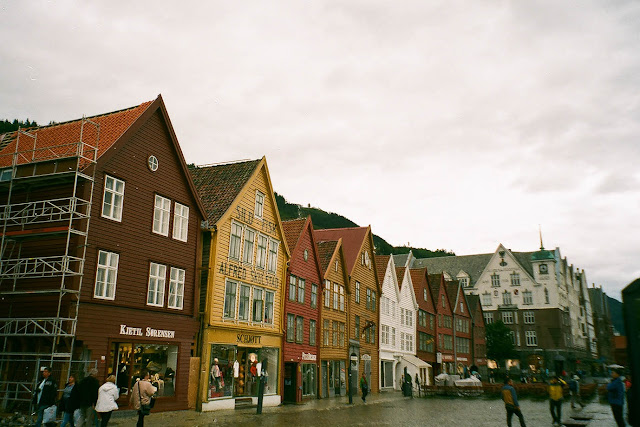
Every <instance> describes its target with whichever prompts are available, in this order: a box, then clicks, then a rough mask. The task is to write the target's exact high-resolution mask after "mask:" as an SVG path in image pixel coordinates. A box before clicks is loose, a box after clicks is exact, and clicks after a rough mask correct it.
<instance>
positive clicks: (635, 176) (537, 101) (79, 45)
mask: <svg viewBox="0 0 640 427" xmlns="http://www.w3.org/2000/svg"><path fill="white" fill-rule="evenodd" d="M0 40H2V43H0V119H1V118H7V119H14V118H18V119H26V118H29V119H31V120H36V121H37V122H38V123H40V124H46V123H48V122H49V121H51V120H54V121H65V120H71V119H77V118H79V117H81V116H82V115H83V114H85V115H95V114H100V113H105V112H109V111H113V110H117V109H122V108H126V107H129V106H133V105H137V104H140V103H142V102H144V101H148V100H152V99H154V98H155V97H156V96H157V95H158V94H162V96H163V98H164V100H165V103H166V105H167V109H168V112H169V116H170V117H171V120H172V123H173V126H174V128H175V131H176V134H177V136H178V140H179V142H180V144H181V147H182V150H183V152H184V155H185V157H186V160H187V161H188V162H194V163H196V164H206V163H216V162H222V161H230V160H237V159H254V158H259V157H261V156H262V155H266V156H267V161H268V164H269V169H270V172H271V176H272V181H273V185H274V189H275V190H276V191H277V192H278V193H280V194H282V195H283V196H285V198H286V199H287V200H289V201H290V202H295V203H300V204H304V205H306V204H311V205H312V206H316V207H320V208H322V209H325V210H328V211H332V212H338V213H340V214H342V215H344V216H346V217H348V218H350V219H352V220H353V221H355V222H357V223H358V224H360V225H367V224H371V226H372V228H373V231H374V233H376V234H378V235H380V236H381V237H383V238H384V239H386V240H387V241H388V242H389V243H391V244H393V245H401V244H406V243H410V244H411V245H413V246H417V247H426V248H429V249H439V248H444V249H448V250H453V251H454V252H455V253H456V254H458V255H466V254H474V253H489V252H493V251H495V250H496V248H497V246H498V244H499V243H503V244H504V245H505V246H506V247H508V248H511V249H512V250H514V251H534V250H537V248H538V247H539V245H540V243H539V238H538V224H540V225H541V226H542V232H543V238H544V244H545V247H547V248H549V249H552V248H554V247H556V246H557V247H560V249H561V254H562V255H563V256H566V257H567V259H568V261H569V263H571V264H574V266H575V267H577V268H580V269H585V271H586V274H587V280H588V281H589V283H594V282H595V283H596V285H602V286H603V287H604V288H605V290H606V291H607V292H608V293H609V294H610V295H611V296H614V297H616V298H620V290H621V289H622V288H623V287H624V286H626V285H627V284H628V283H630V282H631V281H632V280H634V279H636V278H638V277H640V263H639V262H638V259H639V258H640V169H639V168H638V165H639V164H640V144H639V137H640V115H639V112H640V96H639V94H640V92H639V89H640V2H637V1H636V2H633V1H628V2H627V1H613V0H607V1H601V2H591V1H585V0H580V1H562V2H557V1H548V2H534V1H512V2H509V1H494V2H492V1H482V2H471V1H460V2H456V1H451V0H445V1H442V2H438V1H424V0H416V1H395V2H391V1H372V0H362V1H354V0H343V1H299V0H295V1H264V0H260V1H255V2H244V1H227V2H220V1H214V2H189V1H181V2H175V1H167V2H162V1H148V2H142V1H141V2H131V1H113V0H109V1H103V2H86V1H85V2H79V1H78V2H71V1H25V2H16V1H7V0H0Z"/></svg>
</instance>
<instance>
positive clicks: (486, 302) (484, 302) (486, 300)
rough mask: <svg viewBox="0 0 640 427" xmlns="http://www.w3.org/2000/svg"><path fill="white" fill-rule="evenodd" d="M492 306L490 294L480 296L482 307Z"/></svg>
mask: <svg viewBox="0 0 640 427" xmlns="http://www.w3.org/2000/svg"><path fill="white" fill-rule="evenodd" d="M492 304H493V298H491V294H490V293H488V292H486V293H484V294H482V305H484V306H490V305H492Z"/></svg>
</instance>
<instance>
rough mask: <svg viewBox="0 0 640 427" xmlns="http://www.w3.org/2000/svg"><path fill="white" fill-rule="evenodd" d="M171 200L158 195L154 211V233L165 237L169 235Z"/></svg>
mask: <svg viewBox="0 0 640 427" xmlns="http://www.w3.org/2000/svg"><path fill="white" fill-rule="evenodd" d="M170 214H171V200H170V199H167V198H166V197H162V196H160V195H158V194H156V200H155V203H154V209H153V232H154V233H157V234H161V235H163V236H168V235H169V215H170Z"/></svg>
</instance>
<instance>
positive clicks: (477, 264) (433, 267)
mask: <svg viewBox="0 0 640 427" xmlns="http://www.w3.org/2000/svg"><path fill="white" fill-rule="evenodd" d="M511 254H513V256H514V257H515V258H516V260H517V261H518V263H519V264H520V265H521V266H522V268H524V269H525V271H526V272H527V273H529V274H530V275H531V276H532V277H533V264H532V263H531V258H532V255H533V254H534V252H511ZM493 255H494V253H490V254H478V255H462V256H445V257H437V258H420V259H415V260H414V261H413V263H412V265H411V268H425V267H426V268H427V272H428V273H429V274H439V273H443V272H444V273H447V274H448V275H449V276H451V278H452V279H455V278H456V276H457V275H458V273H460V271H464V272H465V273H467V274H468V275H469V281H470V284H472V285H474V284H475V283H476V282H477V281H478V279H479V278H480V275H481V274H482V272H483V271H484V269H485V267H486V266H487V264H489V261H490V260H491V257H492V256H493ZM395 256H396V255H394V261H395Z"/></svg>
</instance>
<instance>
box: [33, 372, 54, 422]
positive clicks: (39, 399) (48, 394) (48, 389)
mask: <svg viewBox="0 0 640 427" xmlns="http://www.w3.org/2000/svg"><path fill="white" fill-rule="evenodd" d="M57 393H58V384H56V380H54V379H53V377H52V376H51V368H49V367H45V368H43V369H42V380H40V382H39V383H38V386H37V388H36V391H35V393H34V395H33V403H35V404H36V408H37V412H38V420H37V421H36V427H40V426H41V425H42V420H43V418H44V410H45V409H47V408H48V407H50V406H53V405H55V404H56V394H57ZM55 424H56V423H55V422H53V423H51V422H48V423H46V424H45V425H47V426H54V425H55Z"/></svg>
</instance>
